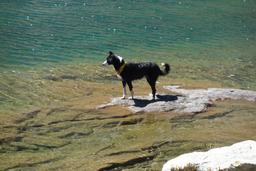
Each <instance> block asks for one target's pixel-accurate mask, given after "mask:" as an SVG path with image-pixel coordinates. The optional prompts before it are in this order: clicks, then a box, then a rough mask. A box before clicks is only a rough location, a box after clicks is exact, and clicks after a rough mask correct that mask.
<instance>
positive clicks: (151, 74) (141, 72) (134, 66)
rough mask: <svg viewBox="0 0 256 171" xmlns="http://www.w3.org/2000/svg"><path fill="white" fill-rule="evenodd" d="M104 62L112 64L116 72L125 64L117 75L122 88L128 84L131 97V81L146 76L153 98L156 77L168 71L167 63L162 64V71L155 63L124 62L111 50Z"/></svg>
mask: <svg viewBox="0 0 256 171" xmlns="http://www.w3.org/2000/svg"><path fill="white" fill-rule="evenodd" d="M105 63H108V64H109V65H113V66H114V68H115V70H116V71H117V72H118V71H119V70H120V67H122V66H123V65H124V64H125V66H124V67H123V70H122V72H121V73H119V75H120V76H121V78H122V84H123V88H124V90H125V87H126V84H128V86H129V90H130V92H131V94H132V98H133V91H132V89H133V86H132V81H133V80H136V79H141V78H143V77H146V79H147V81H148V83H149V85H150V87H151V89H152V95H153V99H155V95H156V81H157V79H158V77H159V76H161V75H166V74H168V73H169V71H170V65H169V64H164V67H165V68H164V71H162V70H161V69H160V68H159V66H158V65H157V64H155V63H151V62H145V63H125V61H124V60H123V59H122V58H121V57H119V56H117V55H115V54H114V53H113V52H111V51H110V52H109V55H108V57H107V60H106V62H105ZM125 95H126V91H125V93H124V98H125Z"/></svg>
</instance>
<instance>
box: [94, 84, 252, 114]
mask: <svg viewBox="0 0 256 171" xmlns="http://www.w3.org/2000/svg"><path fill="white" fill-rule="evenodd" d="M164 88H165V89H167V90H170V91H171V92H175V93H178V94H181V95H168V94H161V95H157V99H156V100H154V101H153V100H151V97H149V96H136V97H135V98H134V99H133V100H130V99H121V98H120V97H116V98H112V100H111V102H110V103H106V104H103V105H100V106H98V108H106V107H109V106H114V105H123V106H128V108H129V109H130V110H131V111H132V112H134V113H136V112H142V111H143V112H168V111H174V112H176V113H200V112H204V111H206V110H207V108H208V107H209V106H211V105H212V103H213V102H214V101H216V100H224V99H233V100H248V101H252V102H255V101H256V92H255V91H249V90H240V89H225V88H209V89H194V90H187V89H180V88H179V87H177V86H164Z"/></svg>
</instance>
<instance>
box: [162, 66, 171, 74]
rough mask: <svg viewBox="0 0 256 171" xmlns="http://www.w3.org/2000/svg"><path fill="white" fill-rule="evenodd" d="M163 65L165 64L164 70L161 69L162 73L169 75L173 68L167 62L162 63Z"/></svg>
mask: <svg viewBox="0 0 256 171" xmlns="http://www.w3.org/2000/svg"><path fill="white" fill-rule="evenodd" d="M161 65H162V66H164V70H163V71H162V70H161V73H160V75H167V74H168V73H169V72H170V70H171V67H170V65H169V64H166V63H161Z"/></svg>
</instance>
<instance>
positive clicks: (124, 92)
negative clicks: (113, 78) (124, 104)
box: [122, 81, 126, 99]
mask: <svg viewBox="0 0 256 171" xmlns="http://www.w3.org/2000/svg"><path fill="white" fill-rule="evenodd" d="M122 84H123V97H122V99H125V97H126V81H122Z"/></svg>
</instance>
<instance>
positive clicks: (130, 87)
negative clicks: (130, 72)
mask: <svg viewBox="0 0 256 171" xmlns="http://www.w3.org/2000/svg"><path fill="white" fill-rule="evenodd" d="M127 84H128V87H129V90H130V92H131V99H133V96H134V92H133V90H132V88H133V87H132V82H131V81H129V82H127Z"/></svg>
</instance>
